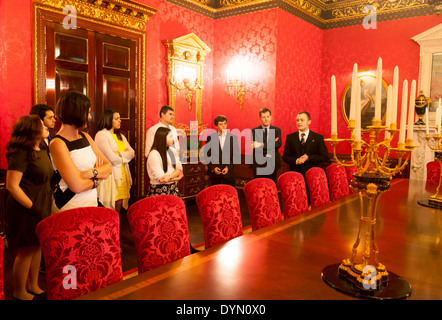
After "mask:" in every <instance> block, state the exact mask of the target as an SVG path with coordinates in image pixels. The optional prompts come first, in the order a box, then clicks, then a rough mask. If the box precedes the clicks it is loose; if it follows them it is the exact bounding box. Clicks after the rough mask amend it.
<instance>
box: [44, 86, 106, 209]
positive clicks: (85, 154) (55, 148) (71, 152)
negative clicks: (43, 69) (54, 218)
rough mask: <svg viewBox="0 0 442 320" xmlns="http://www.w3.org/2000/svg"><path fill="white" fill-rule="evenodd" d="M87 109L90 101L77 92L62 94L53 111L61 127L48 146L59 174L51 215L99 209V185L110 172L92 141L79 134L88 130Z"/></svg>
mask: <svg viewBox="0 0 442 320" xmlns="http://www.w3.org/2000/svg"><path fill="white" fill-rule="evenodd" d="M89 109H90V100H89V98H88V97H87V96H85V95H84V94H82V93H80V92H76V91H69V92H67V93H66V94H64V95H63V96H62V97H61V98H60V99H59V101H58V103H57V106H56V108H55V115H56V117H57V118H58V120H59V121H60V122H61V127H60V130H59V131H58V132H57V135H56V136H55V137H54V138H53V139H52V140H51V143H50V144H49V150H50V154H51V158H52V164H53V166H54V170H55V171H56V174H59V180H58V179H57V180H58V181H56V182H57V186H56V190H55V193H54V200H55V207H54V208H53V212H58V211H64V210H67V209H72V208H78V207H96V206H98V200H97V189H96V188H97V187H98V183H99V182H100V181H101V180H103V179H106V178H107V177H108V176H109V175H110V174H111V172H112V166H111V164H110V162H109V161H108V160H107V159H106V157H105V156H104V155H103V153H102V152H101V151H100V149H98V147H97V145H96V144H95V142H94V140H93V139H92V138H91V137H90V136H89V134H88V133H86V132H82V129H84V128H86V127H87V122H88V119H89V116H90V115H89V111H90V110H89Z"/></svg>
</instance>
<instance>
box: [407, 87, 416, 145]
mask: <svg viewBox="0 0 442 320" xmlns="http://www.w3.org/2000/svg"><path fill="white" fill-rule="evenodd" d="M415 99H416V80H413V81H411V87H410V102H409V103H410V104H409V109H408V130H407V139H409V140H413V127H414V103H415V101H414V100H415Z"/></svg>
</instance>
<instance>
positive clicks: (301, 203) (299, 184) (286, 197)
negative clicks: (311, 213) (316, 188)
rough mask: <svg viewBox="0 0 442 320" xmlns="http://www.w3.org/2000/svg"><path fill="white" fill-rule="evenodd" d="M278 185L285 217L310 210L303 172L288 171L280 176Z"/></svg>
mask: <svg viewBox="0 0 442 320" xmlns="http://www.w3.org/2000/svg"><path fill="white" fill-rule="evenodd" d="M278 185H279V189H280V190H281V198H282V211H283V214H284V218H285V219H288V218H290V217H293V216H296V215H298V214H301V213H304V212H307V211H308V199H307V190H306V188H305V180H304V177H303V176H302V174H300V173H299V172H295V171H287V172H285V173H283V174H281V175H280V176H279V178H278Z"/></svg>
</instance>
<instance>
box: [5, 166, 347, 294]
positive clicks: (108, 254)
mask: <svg viewBox="0 0 442 320" xmlns="http://www.w3.org/2000/svg"><path fill="white" fill-rule="evenodd" d="M342 169H343V168H342V167H335V166H333V167H330V168H327V174H328V176H329V180H330V186H331V187H330V188H331V189H333V190H334V188H336V189H339V188H343V189H345V186H346V187H347V190H348V184H346V183H345V182H344V180H343V179H342V177H343V175H342ZM344 170H345V169H344ZM333 177H334V178H333ZM345 179H346V178H345ZM306 181H307V184H308V186H309V190H310V197H311V205H312V208H313V207H318V206H321V205H324V204H326V203H328V202H330V198H329V196H328V193H329V188H328V185H327V177H325V173H324V170H323V169H321V168H312V169H310V170H309V172H307V175H306ZM278 185H279V187H280V189H281V197H282V201H283V214H284V218H285V219H287V218H290V217H292V216H295V215H297V214H301V213H303V212H306V211H308V202H307V193H306V186H305V181H304V178H303V177H302V175H301V174H299V173H296V172H286V173H284V174H282V175H281V176H280V177H279V179H278ZM332 186H335V187H332ZM244 194H245V197H246V200H247V205H248V209H249V213H250V218H251V225H252V230H258V229H260V228H263V227H266V226H269V225H272V224H274V223H276V222H278V221H281V219H282V214H281V209H280V204H279V200H278V193H277V187H276V184H275V183H274V182H273V181H272V180H270V179H254V180H252V181H250V182H249V183H247V184H246V185H245V187H244ZM332 194H334V192H332ZM344 195H345V191H344V192H341V191H340V193H339V195H337V196H344ZM332 198H333V196H332ZM196 203H197V206H198V209H199V211H200V214H201V218H202V224H203V230H204V240H205V247H206V248H210V247H211V246H214V245H216V244H219V243H222V242H225V241H227V240H230V239H233V238H235V237H238V236H241V235H242V234H243V227H242V219H241V210H240V205H239V198H238V192H237V190H236V189H235V188H234V187H231V186H228V185H216V186H211V187H209V188H206V189H205V190H203V191H201V192H200V193H199V194H198V195H197V197H196ZM127 217H128V221H129V224H130V227H131V230H132V233H133V235H134V240H135V247H136V252H137V263H138V272H139V273H142V272H145V271H148V270H151V269H153V268H156V267H159V266H161V265H163V264H166V263H169V262H172V261H175V260H178V259H180V258H183V257H185V256H187V255H189V254H190V242H189V231H188V224H187V214H186V208H185V204H184V202H183V200H182V199H180V198H179V197H175V196H168V195H163V196H155V197H148V198H145V199H142V200H140V201H137V202H136V203H134V204H133V205H131V206H130V208H129V210H128V213H127ZM36 233H37V236H38V238H39V241H40V244H41V247H42V252H43V257H44V261H45V264H46V278H47V279H46V280H47V291H48V298H49V299H74V298H76V297H78V296H81V295H84V294H86V293H88V292H92V291H95V290H97V289H100V288H104V287H107V286H109V285H110V284H112V283H115V282H118V281H121V280H122V278H123V274H122V265H121V254H120V238H119V234H120V221H119V215H118V214H117V212H116V211H114V210H111V209H107V208H103V207H87V208H76V209H72V210H66V211H63V212H59V213H57V214H54V215H52V216H50V217H48V218H46V219H44V220H43V221H41V222H40V223H39V224H38V226H37V229H36ZM2 245H3V241H2V242H1V243H0V246H2ZM0 250H1V252H3V250H2V248H1V247H0ZM0 262H1V261H0ZM1 267H2V264H0V268H1ZM1 271H2V270H1V269H0V274H2V272H1ZM2 282H3V277H0V299H1V298H2V296H1V294H2V293H3V288H2V286H3V283H2ZM3 298H4V295H3Z"/></svg>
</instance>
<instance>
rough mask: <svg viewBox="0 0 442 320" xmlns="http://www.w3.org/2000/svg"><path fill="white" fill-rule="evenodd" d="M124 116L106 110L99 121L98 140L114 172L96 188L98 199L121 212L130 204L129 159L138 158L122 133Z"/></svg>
mask: <svg viewBox="0 0 442 320" xmlns="http://www.w3.org/2000/svg"><path fill="white" fill-rule="evenodd" d="M120 128H121V119H120V114H119V113H118V111H116V110H112V109H107V110H105V111H104V112H103V114H102V116H101V118H100V121H99V122H98V130H99V131H98V132H97V134H96V135H95V143H96V144H97V146H98V148H99V149H100V150H101V152H103V154H104V156H105V157H106V158H107V159H108V160H109V161H110V163H111V164H112V174H111V175H110V176H109V177H108V178H107V179H106V180H103V181H102V182H101V183H100V185H99V186H98V188H97V192H98V200H99V201H100V203H101V204H102V205H103V206H105V207H107V208H111V209H114V210H115V211H117V212H118V213H120V211H121V208H122V207H123V208H124V209H125V210H127V209H128V206H129V198H130V187H131V186H132V177H131V174H130V169H129V162H130V161H131V160H132V159H133V158H134V157H135V151H134V149H132V147H131V146H130V144H129V142H128V141H127V139H126V137H125V136H124V135H122V134H121V133H120Z"/></svg>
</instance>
